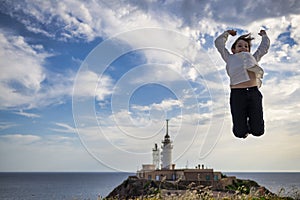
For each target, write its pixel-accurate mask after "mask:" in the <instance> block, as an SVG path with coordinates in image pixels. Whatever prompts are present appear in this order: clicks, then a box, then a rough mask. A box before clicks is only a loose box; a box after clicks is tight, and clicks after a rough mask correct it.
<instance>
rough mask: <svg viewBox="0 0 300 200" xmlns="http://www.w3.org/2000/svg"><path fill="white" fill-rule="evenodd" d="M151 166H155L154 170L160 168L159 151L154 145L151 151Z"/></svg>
mask: <svg viewBox="0 0 300 200" xmlns="http://www.w3.org/2000/svg"><path fill="white" fill-rule="evenodd" d="M152 160H153V161H152V164H153V165H155V169H159V168H160V150H159V148H158V147H157V144H156V143H155V146H154V148H153V149H152Z"/></svg>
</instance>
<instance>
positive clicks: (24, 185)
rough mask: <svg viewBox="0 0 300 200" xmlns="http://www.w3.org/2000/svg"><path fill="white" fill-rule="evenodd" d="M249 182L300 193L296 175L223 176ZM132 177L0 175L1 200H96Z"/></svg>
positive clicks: (276, 190)
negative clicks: (248, 180)
mask: <svg viewBox="0 0 300 200" xmlns="http://www.w3.org/2000/svg"><path fill="white" fill-rule="evenodd" d="M224 174H225V175H227V176H236V177H237V178H240V179H251V180H254V181H256V182H257V183H259V184H260V185H262V186H265V187H266V188H268V189H269V190H271V191H272V192H274V193H276V194H278V193H279V192H281V193H280V194H281V195H283V192H284V193H285V195H294V194H291V193H290V194H289V192H290V191H298V192H299V190H300V172H299V173H244V172H243V173H233V172H231V173H224ZM130 175H134V173H123V172H122V173H121V172H99V173H82V172H80V173H77V172H76V173H73V172H72V173H70V172H68V173H56V172H51V173H45V172H42V173H41V172H35V173H31V172H30V173H28V172H27V173H23V172H22V173H20V172H18V173H12V172H9V173H0V199H1V200H97V199H99V197H106V196H107V195H108V194H109V193H110V192H111V191H112V190H113V189H114V188H115V187H117V186H118V185H119V184H121V183H122V182H123V181H124V180H126V179H127V177H128V176H130Z"/></svg>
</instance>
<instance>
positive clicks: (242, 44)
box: [231, 40, 250, 53]
mask: <svg viewBox="0 0 300 200" xmlns="http://www.w3.org/2000/svg"><path fill="white" fill-rule="evenodd" d="M231 51H232V53H240V52H250V48H249V44H248V42H246V41H245V40H238V41H237V43H236V45H235V48H233V49H231Z"/></svg>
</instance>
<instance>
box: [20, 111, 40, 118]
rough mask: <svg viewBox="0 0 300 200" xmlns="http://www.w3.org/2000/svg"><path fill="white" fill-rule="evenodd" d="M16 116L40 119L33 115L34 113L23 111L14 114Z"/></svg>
mask: <svg viewBox="0 0 300 200" xmlns="http://www.w3.org/2000/svg"><path fill="white" fill-rule="evenodd" d="M14 113H15V114H17V115H21V116H24V117H29V118H39V117H41V116H40V115H37V114H34V113H29V112H24V111H23V110H20V111H19V112H14Z"/></svg>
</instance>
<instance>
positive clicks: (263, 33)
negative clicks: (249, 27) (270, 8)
mask: <svg viewBox="0 0 300 200" xmlns="http://www.w3.org/2000/svg"><path fill="white" fill-rule="evenodd" d="M258 35H260V36H263V35H267V33H266V31H265V30H260V32H259V33H258Z"/></svg>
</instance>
